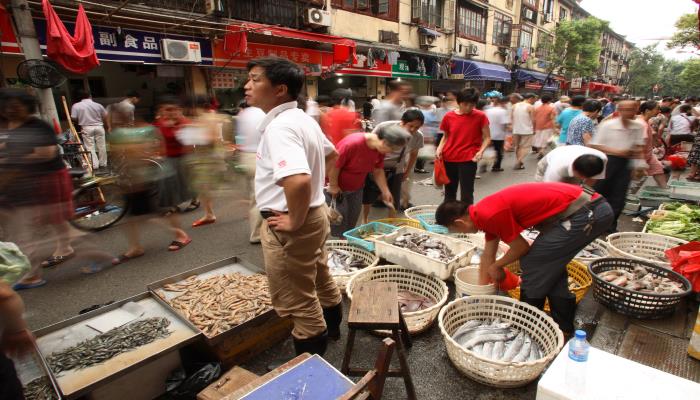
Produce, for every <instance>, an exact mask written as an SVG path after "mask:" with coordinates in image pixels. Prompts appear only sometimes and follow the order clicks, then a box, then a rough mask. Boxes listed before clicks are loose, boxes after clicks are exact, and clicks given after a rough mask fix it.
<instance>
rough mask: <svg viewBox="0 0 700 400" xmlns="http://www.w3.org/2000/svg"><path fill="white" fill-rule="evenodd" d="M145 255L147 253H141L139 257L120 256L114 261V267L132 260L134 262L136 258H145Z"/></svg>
mask: <svg viewBox="0 0 700 400" xmlns="http://www.w3.org/2000/svg"><path fill="white" fill-rule="evenodd" d="M144 254H145V253H141V254H138V255H135V256H128V255H126V254H122V255H119V256H117V258H115V259H114V260H112V265H119V264H124V263H125V262H127V261H131V260H133V259H134V258H139V257H141V256H143V255H144Z"/></svg>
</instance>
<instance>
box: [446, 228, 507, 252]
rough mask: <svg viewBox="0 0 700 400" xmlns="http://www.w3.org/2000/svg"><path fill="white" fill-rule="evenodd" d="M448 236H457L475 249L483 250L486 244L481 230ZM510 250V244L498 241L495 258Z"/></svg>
mask: <svg viewBox="0 0 700 400" xmlns="http://www.w3.org/2000/svg"><path fill="white" fill-rule="evenodd" d="M449 236H452V237H453V238H457V239H459V240H464V241H465V242H469V243H471V244H473V245H474V246H475V247H476V248H477V249H480V250H484V247H485V246H486V235H484V234H483V233H482V232H479V233H451V234H450V235H449ZM508 250H510V246H508V245H507V244H505V243H503V242H498V251H497V252H496V259H498V258H501V257H503V255H504V254H506V253H507V252H508Z"/></svg>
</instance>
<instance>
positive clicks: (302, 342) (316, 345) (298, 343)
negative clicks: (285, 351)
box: [294, 331, 328, 356]
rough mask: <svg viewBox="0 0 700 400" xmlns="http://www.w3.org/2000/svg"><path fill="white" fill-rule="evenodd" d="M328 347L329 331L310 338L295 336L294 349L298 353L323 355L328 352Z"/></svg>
mask: <svg viewBox="0 0 700 400" xmlns="http://www.w3.org/2000/svg"><path fill="white" fill-rule="evenodd" d="M327 347H328V331H324V332H323V333H322V334H320V335H318V336H314V337H310V338H308V339H296V338H294V351H295V352H296V353H297V355H300V354H304V353H309V354H318V355H319V356H323V355H324V354H325V353H326V348H327Z"/></svg>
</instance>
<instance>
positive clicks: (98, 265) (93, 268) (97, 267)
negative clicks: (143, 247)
mask: <svg viewBox="0 0 700 400" xmlns="http://www.w3.org/2000/svg"><path fill="white" fill-rule="evenodd" d="M132 258H133V257H132ZM119 260H120V259H119V258H118V257H117V258H114V259H112V260H110V261H103V262H91V263H90V265H88V266H87V267H83V268H81V269H80V272H82V273H83V274H86V275H92V274H96V273H98V272H102V270H104V269H105V268H109V267H111V266H114V265H117V264H121V262H120V261H119Z"/></svg>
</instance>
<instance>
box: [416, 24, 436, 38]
mask: <svg viewBox="0 0 700 400" xmlns="http://www.w3.org/2000/svg"><path fill="white" fill-rule="evenodd" d="M418 33H422V34H424V35H429V36H432V37H440V36H442V35H440V32H438V31H434V30H432V29H429V28H426V27H423V26H421V27H420V28H418Z"/></svg>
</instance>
